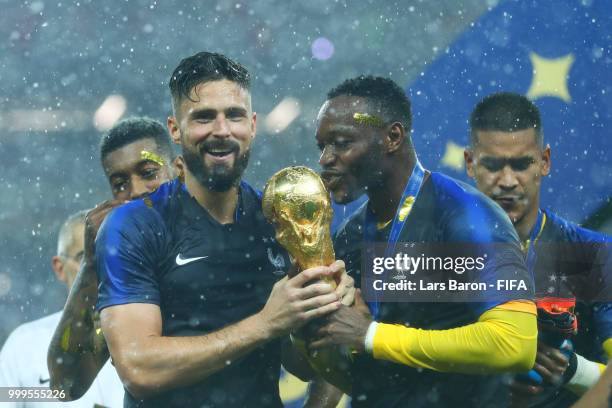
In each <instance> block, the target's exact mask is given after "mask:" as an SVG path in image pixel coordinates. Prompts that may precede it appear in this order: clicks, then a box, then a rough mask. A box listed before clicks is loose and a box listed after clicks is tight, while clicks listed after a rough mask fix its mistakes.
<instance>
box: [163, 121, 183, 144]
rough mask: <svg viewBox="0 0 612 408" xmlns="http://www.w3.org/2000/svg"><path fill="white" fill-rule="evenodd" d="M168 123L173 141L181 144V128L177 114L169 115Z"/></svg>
mask: <svg viewBox="0 0 612 408" xmlns="http://www.w3.org/2000/svg"><path fill="white" fill-rule="evenodd" d="M166 125H167V126H168V132H169V133H170V137H171V138H172V141H173V142H174V143H176V144H178V145H180V144H181V128H180V127H179V124H178V120H177V119H176V116H168V120H167V121H166Z"/></svg>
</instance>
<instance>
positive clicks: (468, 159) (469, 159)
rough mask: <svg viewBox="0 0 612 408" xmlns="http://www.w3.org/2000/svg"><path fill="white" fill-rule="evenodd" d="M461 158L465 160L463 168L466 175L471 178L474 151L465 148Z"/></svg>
mask: <svg viewBox="0 0 612 408" xmlns="http://www.w3.org/2000/svg"><path fill="white" fill-rule="evenodd" d="M463 159H464V160H465V169H466V171H467V175H468V176H469V177H471V178H474V177H475V175H474V152H473V151H472V150H470V149H465V150H464V151H463Z"/></svg>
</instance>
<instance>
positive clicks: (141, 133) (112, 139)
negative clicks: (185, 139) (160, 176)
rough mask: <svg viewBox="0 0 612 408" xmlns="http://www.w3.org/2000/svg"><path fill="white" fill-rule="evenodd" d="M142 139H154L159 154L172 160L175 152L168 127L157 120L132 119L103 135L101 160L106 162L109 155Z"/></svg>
mask: <svg viewBox="0 0 612 408" xmlns="http://www.w3.org/2000/svg"><path fill="white" fill-rule="evenodd" d="M142 139H153V140H155V144H156V145H157V148H158V150H159V153H162V155H164V156H166V158H167V159H168V161H170V160H172V158H173V152H172V145H171V144H170V135H169V134H168V131H167V130H166V127H165V126H164V125H162V124H161V123H160V122H158V121H156V120H155V119H151V118H147V117H132V118H127V119H124V120H122V121H121V122H119V123H117V124H116V125H115V126H113V127H112V128H111V129H110V130H109V131H108V132H107V133H105V134H104V135H102V140H101V141H100V159H101V160H102V161H104V159H105V158H106V156H108V154H109V153H111V152H114V151H115V150H117V149H120V148H122V147H123V146H126V145H128V144H130V143H134V142H136V141H138V140H142Z"/></svg>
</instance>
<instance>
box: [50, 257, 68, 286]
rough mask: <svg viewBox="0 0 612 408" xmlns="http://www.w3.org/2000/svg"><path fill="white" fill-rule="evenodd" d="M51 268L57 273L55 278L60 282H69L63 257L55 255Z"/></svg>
mask: <svg viewBox="0 0 612 408" xmlns="http://www.w3.org/2000/svg"><path fill="white" fill-rule="evenodd" d="M51 268H52V269H53V272H54V273H55V277H56V278H57V279H58V280H59V281H60V282H64V283H66V282H67V278H66V272H64V260H63V259H62V257H61V256H57V255H55V256H54V257H53V258H51Z"/></svg>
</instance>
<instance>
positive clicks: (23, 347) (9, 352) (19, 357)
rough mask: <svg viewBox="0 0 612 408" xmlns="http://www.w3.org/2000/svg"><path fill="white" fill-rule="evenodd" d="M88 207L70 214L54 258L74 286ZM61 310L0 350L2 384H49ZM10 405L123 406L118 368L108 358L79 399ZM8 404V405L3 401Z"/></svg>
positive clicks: (62, 277) (29, 326) (15, 334)
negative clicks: (51, 350)
mask: <svg viewBox="0 0 612 408" xmlns="http://www.w3.org/2000/svg"><path fill="white" fill-rule="evenodd" d="M86 214H87V212H86V211H80V212H78V213H76V214H73V215H71V216H70V217H69V218H68V219H67V220H66V221H65V222H64V224H63V225H62V227H61V229H60V232H59V237H58V245H57V255H55V256H54V257H53V258H52V260H51V265H52V268H53V271H54V272H55V275H56V276H57V278H58V279H59V280H60V281H62V282H64V283H65V284H66V286H67V287H68V289H70V287H71V286H72V283H73V282H74V279H75V277H76V274H77V272H78V270H79V264H80V262H81V258H82V257H83V245H84V244H83V241H84V230H85V215H86ZM60 316H61V311H59V312H56V313H53V314H52V315H49V316H46V317H43V318H41V319H38V320H35V321H33V322H28V323H24V324H22V325H21V326H19V327H17V328H16V329H15V330H14V331H13V332H12V333H11V334H10V336H9V337H8V339H7V340H6V342H5V343H4V346H3V347H2V350H1V351H0V387H48V386H49V370H48V369H47V348H48V347H49V343H50V342H51V336H52V335H53V332H54V331H55V328H56V327H57V324H58V322H59V320H60ZM8 404H9V405H8V406H11V407H36V406H40V407H49V408H50V407H55V406H71V407H84V408H85V407H89V408H91V407H94V406H98V407H99V406H103V407H112V408H114V407H122V406H123V385H122V384H121V381H120V380H119V377H118V376H117V373H116V371H115V368H114V367H113V366H112V365H111V364H110V362H107V363H106V365H105V366H104V367H103V368H102V370H101V371H100V373H99V374H98V376H97V378H96V380H95V381H94V383H93V384H92V386H91V387H90V388H89V391H87V393H86V394H85V395H83V397H81V398H80V399H78V400H77V401H73V402H70V403H63V402H60V401H57V402H13V403H8ZM3 406H5V405H3Z"/></svg>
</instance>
